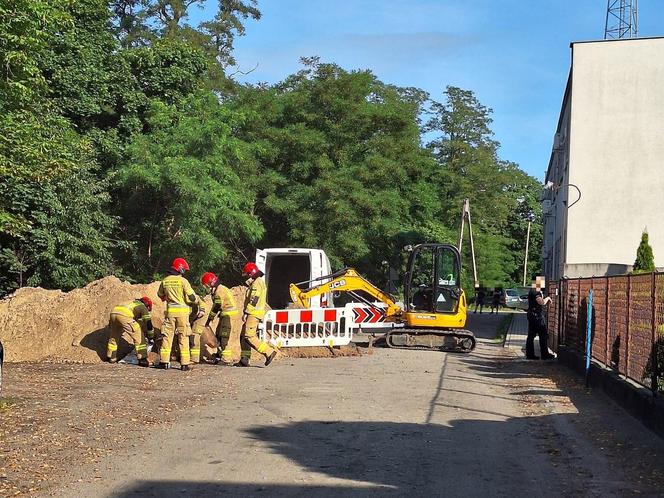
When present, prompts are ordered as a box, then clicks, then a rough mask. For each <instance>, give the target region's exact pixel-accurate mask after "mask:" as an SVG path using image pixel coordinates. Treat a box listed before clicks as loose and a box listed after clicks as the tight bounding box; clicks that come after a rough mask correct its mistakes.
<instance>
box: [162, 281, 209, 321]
mask: <svg viewBox="0 0 664 498" xmlns="http://www.w3.org/2000/svg"><path fill="white" fill-rule="evenodd" d="M157 295H158V296H159V297H160V298H163V299H164V301H166V315H168V316H176V315H177V316H182V315H189V313H190V312H191V308H190V306H191V305H193V304H196V303H197V302H198V301H199V297H198V296H197V295H196V293H195V292H194V289H192V287H191V284H190V283H189V281H188V280H187V279H186V278H184V277H183V276H182V275H168V276H167V277H166V278H164V279H163V280H162V281H161V285H160V286H159V290H158V291H157Z"/></svg>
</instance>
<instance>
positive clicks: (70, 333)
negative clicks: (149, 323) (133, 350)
mask: <svg viewBox="0 0 664 498" xmlns="http://www.w3.org/2000/svg"><path fill="white" fill-rule="evenodd" d="M158 288H159V282H153V283H150V284H130V283H129V282H124V281H121V280H120V279H118V278H117V277H106V278H103V279H101V280H96V281H94V282H91V283H90V284H88V285H87V286H85V287H83V288H81V289H74V290H73V291H71V292H62V291H59V290H46V289H42V288H39V287H36V288H33V287H24V288H22V289H19V290H18V291H16V292H15V293H14V294H12V295H10V296H8V297H7V298H5V299H3V300H1V301H0V339H1V340H2V342H3V343H4V344H5V350H6V355H7V357H6V359H7V361H54V362H61V361H64V362H80V363H97V362H100V361H101V360H102V358H104V357H105V355H106V342H107V340H108V318H109V314H110V312H111V309H112V308H113V307H114V306H115V305H117V304H120V303H122V302H126V301H130V300H132V299H135V298H137V297H140V296H142V295H146V296H148V297H149V298H150V299H152V302H153V303H154V309H153V310H152V316H153V323H154V325H155V327H156V328H157V329H158V330H159V329H160V328H161V322H162V320H163V316H164V305H163V303H162V302H161V300H160V299H159V298H158V297H157V289H158ZM232 290H233V294H234V295H235V297H236V299H237V300H238V301H239V302H240V303H241V302H242V299H243V296H244V288H243V287H235V288H233V289H232ZM208 301H209V298H208ZM239 322H240V320H239V319H238V323H237V324H236V325H239ZM215 326H216V323H214V322H213V323H212V327H215ZM235 328H236V329H237V330H238V333H239V327H237V326H236V327H235ZM204 340H206V342H207V343H209V344H210V346H212V347H214V346H215V345H216V340H215V338H214V334H213V333H212V332H211V331H207V332H206V334H205V336H204ZM123 346H124V347H123ZM128 349H129V345H127V344H125V345H121V348H120V353H121V354H123V353H126V352H127V351H128ZM237 349H238V351H239V345H238V346H237ZM238 356H239V354H238Z"/></svg>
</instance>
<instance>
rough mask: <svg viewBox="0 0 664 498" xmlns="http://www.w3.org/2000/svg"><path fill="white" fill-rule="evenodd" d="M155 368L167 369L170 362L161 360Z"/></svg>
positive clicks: (169, 366)
mask: <svg viewBox="0 0 664 498" xmlns="http://www.w3.org/2000/svg"><path fill="white" fill-rule="evenodd" d="M157 368H161V369H162V370H168V369H169V368H171V363H170V362H161V363H159V365H158V366H157Z"/></svg>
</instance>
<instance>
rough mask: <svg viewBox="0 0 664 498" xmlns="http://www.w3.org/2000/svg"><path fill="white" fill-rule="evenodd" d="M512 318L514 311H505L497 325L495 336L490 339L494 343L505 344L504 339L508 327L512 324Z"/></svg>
mask: <svg viewBox="0 0 664 498" xmlns="http://www.w3.org/2000/svg"><path fill="white" fill-rule="evenodd" d="M512 318H514V313H507V314H506V315H505V316H504V317H503V319H502V320H501V322H500V325H498V330H496V337H494V339H493V340H492V341H491V342H493V343H494V344H503V345H504V344H505V339H507V331H508V330H509V329H510V325H511V324H512Z"/></svg>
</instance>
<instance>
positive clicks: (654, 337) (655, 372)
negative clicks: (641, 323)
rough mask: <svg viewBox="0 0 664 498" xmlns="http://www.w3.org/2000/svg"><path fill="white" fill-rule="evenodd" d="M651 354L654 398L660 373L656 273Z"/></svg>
mask: <svg viewBox="0 0 664 498" xmlns="http://www.w3.org/2000/svg"><path fill="white" fill-rule="evenodd" d="M650 354H651V360H650V362H651V365H652V368H651V370H652V373H651V375H652V378H651V380H650V388H651V389H652V394H653V396H657V390H658V385H657V384H658V383H657V381H658V377H659V372H658V365H657V282H656V279H655V272H652V346H651V348H650Z"/></svg>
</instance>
